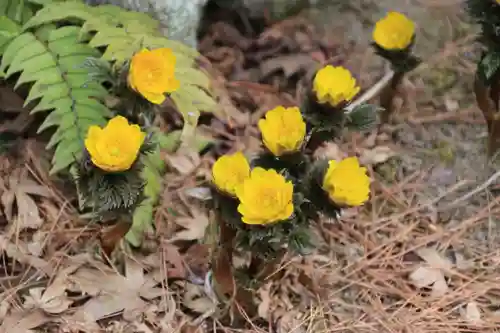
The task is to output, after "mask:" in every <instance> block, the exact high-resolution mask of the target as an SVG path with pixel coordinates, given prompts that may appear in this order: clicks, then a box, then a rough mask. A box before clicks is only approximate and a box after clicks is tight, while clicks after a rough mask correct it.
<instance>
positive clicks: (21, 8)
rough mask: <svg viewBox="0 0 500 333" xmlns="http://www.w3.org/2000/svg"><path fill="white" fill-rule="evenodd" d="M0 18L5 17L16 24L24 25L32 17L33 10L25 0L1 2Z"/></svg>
mask: <svg viewBox="0 0 500 333" xmlns="http://www.w3.org/2000/svg"><path fill="white" fill-rule="evenodd" d="M0 16H6V17H8V18H10V19H11V20H12V21H14V22H16V23H19V24H24V23H25V22H27V21H28V20H29V19H30V18H31V17H32V16H33V8H31V4H30V3H29V2H28V1H27V0H1V1H0Z"/></svg>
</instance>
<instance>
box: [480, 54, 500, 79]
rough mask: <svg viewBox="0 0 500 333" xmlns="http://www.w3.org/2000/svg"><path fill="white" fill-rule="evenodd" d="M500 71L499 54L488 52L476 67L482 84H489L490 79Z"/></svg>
mask: <svg viewBox="0 0 500 333" xmlns="http://www.w3.org/2000/svg"><path fill="white" fill-rule="evenodd" d="M499 69H500V53H499V52H489V53H486V54H485V55H484V56H483V57H482V59H481V61H480V62H479V64H478V65H477V72H478V75H479V77H480V78H481V79H482V80H483V82H486V83H489V82H490V81H491V79H492V78H493V77H494V76H495V74H496V73H498V70H499Z"/></svg>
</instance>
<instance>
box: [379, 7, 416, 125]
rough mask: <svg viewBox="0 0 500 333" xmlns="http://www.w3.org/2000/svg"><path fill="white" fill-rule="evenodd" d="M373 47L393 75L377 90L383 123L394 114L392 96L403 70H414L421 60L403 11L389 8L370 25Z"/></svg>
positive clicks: (401, 78) (411, 26) (411, 23)
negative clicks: (385, 61) (416, 54)
mask: <svg viewBox="0 0 500 333" xmlns="http://www.w3.org/2000/svg"><path fill="white" fill-rule="evenodd" d="M372 35H373V36H372V37H373V42H372V47H373V48H374V50H375V53H376V54H378V55H379V56H381V57H382V58H384V59H386V60H387V61H388V62H389V63H390V65H391V68H392V71H393V72H392V77H391V79H390V82H389V84H388V85H387V86H385V87H384V89H383V90H382V91H381V93H380V106H381V107H382V108H383V109H384V112H383V113H382V119H381V120H382V122H383V123H386V122H388V121H389V120H390V117H391V116H392V114H393V104H392V103H393V99H394V96H395V95H396V93H397V89H398V86H399V85H400V84H401V82H402V81H403V78H404V76H405V74H406V73H408V72H410V71H412V70H414V69H415V68H416V67H417V66H418V65H419V64H420V62H421V60H420V58H418V57H417V56H415V55H414V54H413V46H414V44H415V23H413V21H411V20H410V19H409V18H408V17H406V16H405V15H404V14H402V13H399V12H389V13H388V14H387V15H386V16H385V17H384V18H382V19H380V20H379V21H378V22H377V23H376V24H375V27H374V29H373V34H372Z"/></svg>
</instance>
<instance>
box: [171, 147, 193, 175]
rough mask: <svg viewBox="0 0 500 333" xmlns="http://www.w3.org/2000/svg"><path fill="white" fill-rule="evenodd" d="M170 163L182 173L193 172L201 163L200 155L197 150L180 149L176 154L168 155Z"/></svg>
mask: <svg viewBox="0 0 500 333" xmlns="http://www.w3.org/2000/svg"><path fill="white" fill-rule="evenodd" d="M166 159H167V162H168V164H169V165H170V166H171V167H172V168H174V169H175V170H176V171H177V172H179V173H180V174H181V175H189V174H191V173H192V172H193V171H194V170H195V169H196V168H197V167H198V165H199V164H200V155H199V154H198V153H196V152H192V151H185V150H184V149H180V150H179V151H177V152H176V153H175V154H169V155H167V156H166Z"/></svg>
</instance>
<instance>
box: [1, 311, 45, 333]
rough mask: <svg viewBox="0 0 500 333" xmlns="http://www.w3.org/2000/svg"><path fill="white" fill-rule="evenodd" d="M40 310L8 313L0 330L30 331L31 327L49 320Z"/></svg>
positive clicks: (12, 331)
mask: <svg viewBox="0 0 500 333" xmlns="http://www.w3.org/2000/svg"><path fill="white" fill-rule="evenodd" d="M50 320H51V319H50V318H49V317H48V316H47V315H46V314H45V313H44V312H43V311H42V310H33V311H18V312H14V313H11V314H10V315H8V316H7V317H6V318H5V320H4V321H3V322H2V325H1V326H0V332H6V333H31V332H34V331H32V329H34V328H36V327H38V326H41V325H43V324H46V323H48V322H50Z"/></svg>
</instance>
